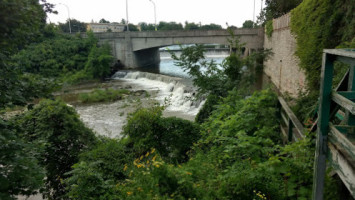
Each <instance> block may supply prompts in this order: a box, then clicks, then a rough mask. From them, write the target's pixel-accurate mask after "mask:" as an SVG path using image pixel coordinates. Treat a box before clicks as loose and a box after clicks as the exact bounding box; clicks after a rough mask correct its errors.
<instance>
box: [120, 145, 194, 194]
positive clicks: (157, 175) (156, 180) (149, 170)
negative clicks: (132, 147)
mask: <svg viewBox="0 0 355 200" xmlns="http://www.w3.org/2000/svg"><path fill="white" fill-rule="evenodd" d="M127 171H129V178H128V179H126V180H125V181H124V182H121V183H119V184H117V190H118V194H119V196H120V197H121V199H127V200H128V199H132V200H133V199H134V200H136V199H141V200H143V199H172V198H173V199H193V198H196V197H197V195H196V190H195V188H194V187H196V184H194V183H193V182H192V178H191V177H192V174H191V173H190V172H189V171H186V170H185V169H183V167H182V166H180V167H175V166H173V165H169V164H167V163H165V162H164V161H163V160H162V159H161V157H160V156H159V154H158V153H157V152H156V151H155V149H152V150H151V151H148V152H147V153H146V154H145V155H143V156H141V157H139V158H137V159H135V160H134V162H133V165H131V166H130V167H128V168H127Z"/></svg>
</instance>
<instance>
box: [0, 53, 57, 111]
mask: <svg viewBox="0 0 355 200" xmlns="http://www.w3.org/2000/svg"><path fill="white" fill-rule="evenodd" d="M0 58H1V59H0V94H1V95H0V109H4V108H6V107H13V106H16V105H21V106H23V105H26V104H27V102H29V101H31V100H33V99H35V98H39V97H50V96H51V92H52V91H54V90H55V89H56V88H57V86H58V84H57V83H56V81H53V80H50V79H45V78H42V77H40V76H38V75H32V74H21V71H20V70H19V69H18V68H14V67H13V66H11V65H10V63H11V62H10V61H9V58H7V57H6V56H5V55H3V54H1V53H0Z"/></svg>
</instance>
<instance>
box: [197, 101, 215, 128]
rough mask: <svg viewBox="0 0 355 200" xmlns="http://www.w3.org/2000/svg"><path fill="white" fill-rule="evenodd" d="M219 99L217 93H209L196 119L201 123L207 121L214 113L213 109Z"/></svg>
mask: <svg viewBox="0 0 355 200" xmlns="http://www.w3.org/2000/svg"><path fill="white" fill-rule="evenodd" d="M219 100H220V99H219V97H218V96H216V95H213V94H210V95H208V96H207V99H206V101H205V103H204V104H203V106H202V108H201V110H200V111H199V112H198V113H197V115H196V117H195V121H196V122H197V123H199V124H202V123H203V122H205V121H206V120H207V119H208V118H209V117H210V115H211V114H212V111H213V110H214V108H215V106H216V105H217V104H218V101H219Z"/></svg>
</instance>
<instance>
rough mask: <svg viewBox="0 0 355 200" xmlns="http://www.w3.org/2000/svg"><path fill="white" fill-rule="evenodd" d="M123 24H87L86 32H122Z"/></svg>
mask: <svg viewBox="0 0 355 200" xmlns="http://www.w3.org/2000/svg"><path fill="white" fill-rule="evenodd" d="M125 26H126V25H124V24H119V23H89V24H88V25H87V27H86V30H87V31H89V30H91V31H92V32H94V33H98V32H123V31H124V29H125Z"/></svg>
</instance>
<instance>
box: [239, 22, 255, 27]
mask: <svg viewBox="0 0 355 200" xmlns="http://www.w3.org/2000/svg"><path fill="white" fill-rule="evenodd" d="M254 27H256V24H255V23H254V22H253V21H252V20H245V21H244V23H243V26H242V28H254Z"/></svg>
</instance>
